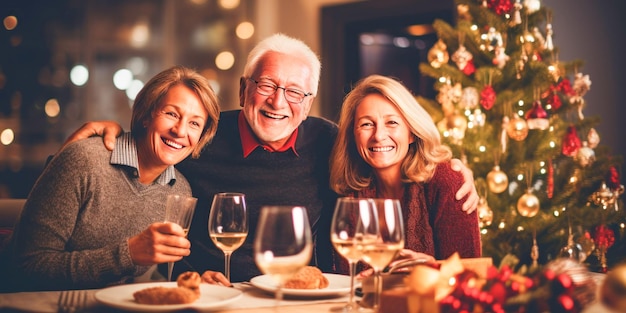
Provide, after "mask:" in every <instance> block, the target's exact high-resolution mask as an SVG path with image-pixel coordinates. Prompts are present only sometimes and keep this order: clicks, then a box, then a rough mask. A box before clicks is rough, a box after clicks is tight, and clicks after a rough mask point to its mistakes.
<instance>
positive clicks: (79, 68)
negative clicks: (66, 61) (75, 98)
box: [70, 65, 89, 86]
mask: <svg viewBox="0 0 626 313" xmlns="http://www.w3.org/2000/svg"><path fill="white" fill-rule="evenodd" d="M70 80H71V81H72V84H74V85H76V86H83V85H85V84H86V83H87V81H88V80H89V70H88V69H87V67H85V66H84V65H76V66H74V67H73V68H72V70H71V71H70Z"/></svg>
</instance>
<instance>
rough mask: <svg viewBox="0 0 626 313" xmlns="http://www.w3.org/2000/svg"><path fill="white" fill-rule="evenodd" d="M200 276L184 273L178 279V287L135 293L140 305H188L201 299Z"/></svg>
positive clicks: (160, 287) (144, 290) (154, 288)
mask: <svg viewBox="0 0 626 313" xmlns="http://www.w3.org/2000/svg"><path fill="white" fill-rule="evenodd" d="M201 281H202V279H201V278H200V274H198V273H196V272H184V273H182V274H180V275H179V276H178V278H177V279H176V284H177V287H162V286H158V287H150V288H146V289H142V290H139V291H136V292H135V293H133V297H134V298H135V301H137V303H140V304H186V303H191V302H194V301H196V300H198V298H200V282H201Z"/></svg>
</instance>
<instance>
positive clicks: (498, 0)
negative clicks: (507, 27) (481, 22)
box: [487, 0, 513, 15]
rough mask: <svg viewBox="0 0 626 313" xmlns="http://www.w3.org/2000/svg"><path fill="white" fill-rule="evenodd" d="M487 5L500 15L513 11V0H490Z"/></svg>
mask: <svg viewBox="0 0 626 313" xmlns="http://www.w3.org/2000/svg"><path fill="white" fill-rule="evenodd" d="M487 7H488V8H489V9H491V10H492V11H494V12H496V14H498V15H503V14H506V13H509V12H511V10H512V9H513V4H512V3H511V0H489V2H488V3H487Z"/></svg>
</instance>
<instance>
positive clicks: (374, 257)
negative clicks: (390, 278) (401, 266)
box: [363, 242, 404, 270]
mask: <svg viewBox="0 0 626 313" xmlns="http://www.w3.org/2000/svg"><path fill="white" fill-rule="evenodd" d="M403 247H404V243H403V242H400V243H393V244H390V243H375V244H368V245H364V246H363V261H365V262H366V263H367V264H369V265H370V266H371V267H372V268H374V269H375V270H383V269H384V268H385V266H387V265H389V263H391V261H392V260H393V259H394V258H395V257H396V254H398V252H400V250H402V248H403Z"/></svg>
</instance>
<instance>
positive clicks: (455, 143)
mask: <svg viewBox="0 0 626 313" xmlns="http://www.w3.org/2000/svg"><path fill="white" fill-rule="evenodd" d="M457 4H458V16H457V21H456V23H455V25H454V26H452V25H450V24H448V23H446V22H444V21H441V20H437V21H435V23H434V24H433V26H434V28H435V30H436V32H437V35H438V39H439V41H438V42H437V43H436V44H435V45H434V46H433V47H432V48H431V50H430V51H429V53H428V63H423V64H420V70H421V72H422V73H424V74H425V75H427V76H429V77H432V78H433V79H434V81H435V83H434V87H435V89H436V90H437V91H438V95H437V97H436V99H427V98H423V97H418V101H419V102H420V103H421V104H422V105H424V106H425V107H426V108H427V109H428V110H429V112H430V113H431V114H432V116H433V118H434V120H435V122H437V125H438V127H439V129H440V130H441V133H442V135H443V138H444V141H445V142H446V144H448V145H449V146H450V147H451V148H452V150H453V152H454V154H455V156H456V157H458V158H461V159H462V160H464V161H465V162H466V164H467V165H468V167H469V168H471V169H472V171H473V172H474V177H475V181H476V187H477V190H478V193H479V195H480V198H481V199H480V204H479V208H478V213H479V218H480V224H481V232H482V236H483V237H482V240H483V255H484V256H489V257H492V258H493V259H494V263H495V264H501V265H502V264H507V265H509V266H510V267H512V268H516V269H517V270H518V271H520V272H522V271H532V270H533V269H536V268H538V267H539V266H540V265H542V264H546V263H547V262H549V261H550V260H552V259H555V258H557V257H561V256H566V257H570V258H572V259H575V260H576V261H578V262H583V263H585V264H588V265H589V267H590V269H592V270H596V271H606V270H607V268H608V267H610V266H611V265H613V264H616V263H618V262H620V261H623V260H624V259H626V252H625V251H624V239H623V237H624V236H623V235H624V222H625V221H626V214H625V211H624V208H623V203H622V201H621V195H622V194H623V191H624V186H623V185H621V184H620V177H619V176H620V170H621V165H622V157H621V156H616V155H611V153H610V149H609V148H608V147H605V146H603V145H601V144H600V135H599V134H598V132H597V131H596V130H595V128H594V126H596V125H598V123H600V118H598V117H588V116H585V115H584V108H585V106H586V105H587V104H586V103H585V97H584V96H585V94H586V93H587V91H589V90H590V86H591V80H590V78H589V76H588V75H585V74H584V72H583V71H582V70H583V62H582V61H580V60H573V61H564V60H560V59H559V58H558V52H559V51H558V48H557V46H556V45H555V43H554V41H553V32H554V30H553V29H552V24H551V19H552V14H553V12H552V11H551V10H550V9H549V8H546V7H544V6H542V5H541V4H540V2H539V0H534V1H533V0H524V1H520V0H516V1H515V0H483V1H475V0H474V1H472V0H457Z"/></svg>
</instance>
